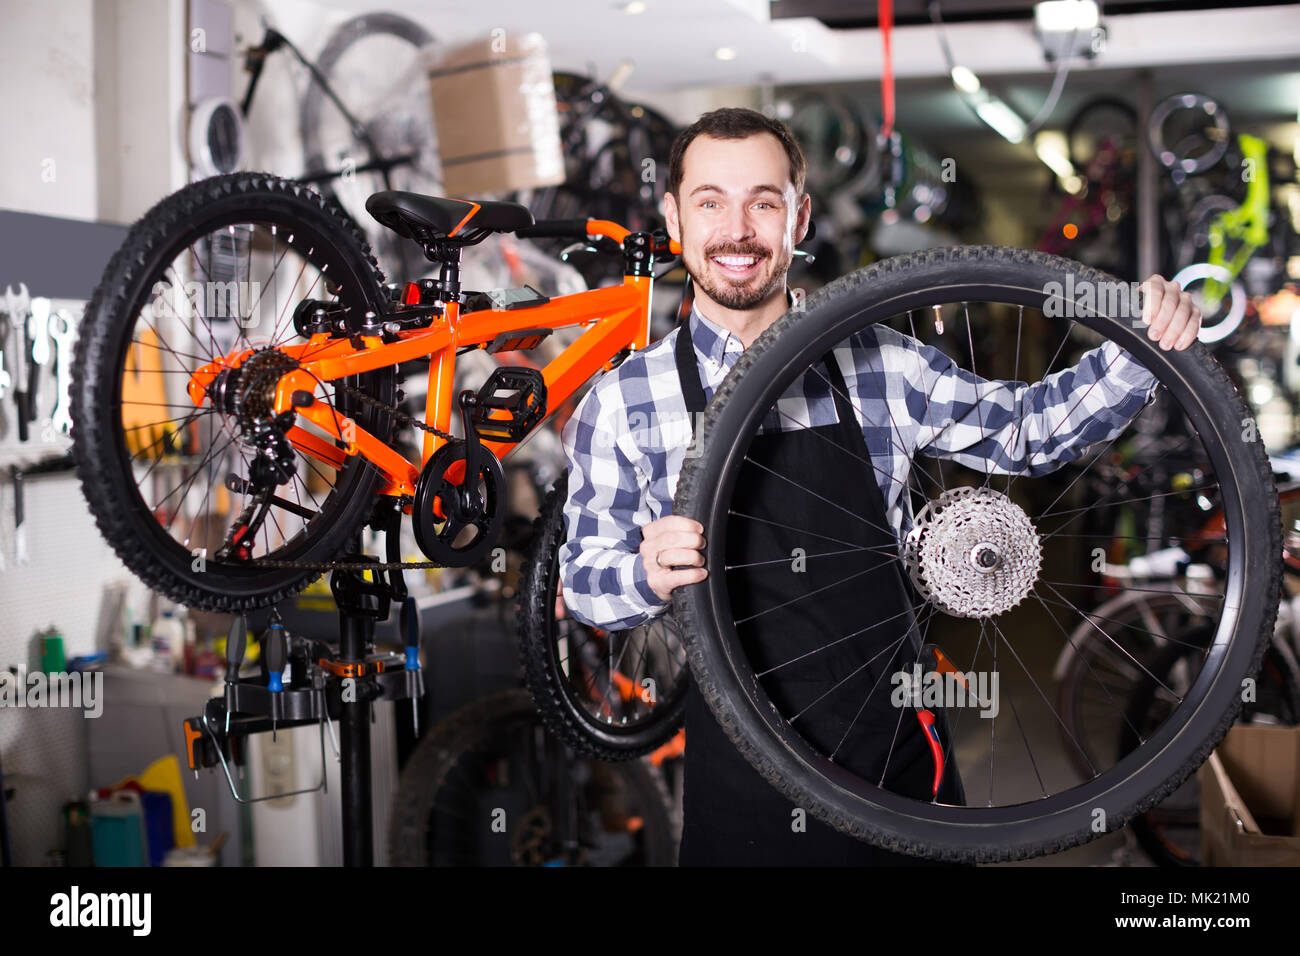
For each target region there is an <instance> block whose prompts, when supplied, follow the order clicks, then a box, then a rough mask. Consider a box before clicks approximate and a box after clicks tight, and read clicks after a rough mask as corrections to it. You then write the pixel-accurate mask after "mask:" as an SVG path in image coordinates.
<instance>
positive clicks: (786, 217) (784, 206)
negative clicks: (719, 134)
mask: <svg viewBox="0 0 1300 956" xmlns="http://www.w3.org/2000/svg"><path fill="white" fill-rule="evenodd" d="M679 196H680V200H679V199H678V198H677V197H675V196H673V194H671V193H669V194H668V196H667V198H666V199H665V203H664V215H665V219H666V220H667V223H668V232H669V234H670V235H671V236H672V237H673V238H674V239H677V240H678V242H680V243H681V244H682V260H683V262H684V263H685V265H686V271H687V272H689V273H690V276H691V278H692V279H693V280H694V281H695V284H696V286H697V289H698V291H700V292H703V293H704V294H705V295H706V296H708V297H709V298H710V299H712V300H713V301H714V302H717V303H718V304H719V305H721V306H723V307H724V308H727V309H733V310H736V311H745V310H748V309H754V308H757V307H758V306H759V305H761V304H762V303H764V302H767V301H768V300H769V299H771V298H772V297H773V296H778V295H782V294H783V293H784V291H785V277H786V273H787V272H788V271H789V269H790V263H791V261H792V260H793V257H794V247H795V244H796V243H797V242H798V241H799V240H801V239H802V238H803V235H804V233H805V232H806V231H807V227H808V214H809V209H810V203H809V200H808V197H807V196H802V197H801V196H799V195H797V194H796V193H795V188H794V184H793V183H792V182H791V181H790V161H789V159H788V157H787V156H786V154H785V150H784V149H783V148H782V146H781V143H780V141H779V140H777V138H776V137H775V136H772V135H771V134H770V133H759V134H756V135H754V136H750V137H747V138H745V139H715V138H713V137H712V136H707V135H702V136H697V137H696V138H695V139H693V140H692V141H691V144H690V146H688V147H687V149H686V154H685V156H684V157H683V161H682V182H681V187H680V190H679Z"/></svg>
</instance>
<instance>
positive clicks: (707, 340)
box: [689, 289, 794, 365]
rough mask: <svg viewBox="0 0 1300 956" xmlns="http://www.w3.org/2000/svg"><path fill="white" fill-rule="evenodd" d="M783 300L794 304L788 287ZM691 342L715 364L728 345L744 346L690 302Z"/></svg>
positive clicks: (719, 361) (740, 349)
mask: <svg viewBox="0 0 1300 956" xmlns="http://www.w3.org/2000/svg"><path fill="white" fill-rule="evenodd" d="M785 301H786V304H787V305H793V304H794V293H793V292H791V291H790V290H789V289H786V290H785ZM689 321H690V323H691V343H692V344H693V345H694V346H695V350H696V351H697V352H699V353H700V354H701V355H702V356H704V357H705V358H707V359H710V360H712V361H713V362H714V363H715V364H717V365H721V364H722V357H723V355H725V354H726V353H727V348H728V346H730V345H731V343H732V342H734V343H735V345H734V346H731V347H732V348H734V349H735V350H736V351H741V352H743V351H744V346H743V345H741V344H740V339H738V338H736V336H735V335H733V334H732V333H731V332H728V331H727V330H726V329H724V328H723V327H722V326H720V325H715V324H714V323H712V322H710V321H709V320H708V319H706V318H705V317H704V316H703V315H702V314H701V313H700V310H699V309H697V308H696V307H695V304H694V303H693V302H692V303H691V315H690V320H689Z"/></svg>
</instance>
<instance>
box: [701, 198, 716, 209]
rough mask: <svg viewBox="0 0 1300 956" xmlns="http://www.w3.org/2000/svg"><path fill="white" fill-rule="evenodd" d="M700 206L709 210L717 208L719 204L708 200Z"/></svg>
mask: <svg viewBox="0 0 1300 956" xmlns="http://www.w3.org/2000/svg"><path fill="white" fill-rule="evenodd" d="M700 205H701V206H702V207H704V208H708V207H709V206H716V205H717V202H716V201H715V200H712V199H706V200H704V202H702V203H700Z"/></svg>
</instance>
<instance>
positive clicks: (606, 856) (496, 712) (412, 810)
mask: <svg viewBox="0 0 1300 956" xmlns="http://www.w3.org/2000/svg"><path fill="white" fill-rule="evenodd" d="M679 829H680V826H679V823H678V821H677V818H676V814H675V812H674V810H673V807H672V803H671V801H670V799H669V796H668V792H667V789H666V788H665V786H664V783H663V780H662V779H661V778H660V777H658V776H656V775H655V774H654V772H652V771H651V770H650V768H649V767H648V766H647V765H646V764H645V763H644V762H642V761H629V762H625V763H617V764H607V763H600V762H598V761H595V760H587V759H578V760H574V759H573V758H572V756H570V755H567V754H566V753H565V751H564V747H563V746H562V745H561V744H559V742H558V741H556V740H554V739H553V738H551V737H549V736H548V735H547V734H546V732H545V729H544V728H543V727H542V724H541V720H540V718H539V717H538V715H537V712H536V711H535V710H534V709H533V706H532V702H531V701H530V700H529V699H528V694H527V693H526V692H524V691H522V690H511V691H503V692H501V693H499V694H493V695H491V696H489V697H484V698H482V699H481V700H477V701H475V702H473V703H471V704H468V705H467V706H465V707H463V708H461V709H460V710H458V711H457V712H456V713H454V714H452V715H451V716H450V717H448V718H447V719H446V720H444V721H442V722H441V723H440V724H438V726H436V727H434V728H432V729H431V730H430V731H429V733H428V734H427V735H426V736H425V737H424V739H423V740H421V741H420V743H419V745H418V746H417V747H416V749H415V751H414V752H413V753H412V754H411V757H410V759H409V760H408V761H407V763H406V766H405V767H404V768H403V770H402V778H401V783H400V785H399V787H398V791H397V794H396V796H395V797H394V800H393V814H392V823H391V825H390V830H389V844H388V845H389V859H390V860H391V861H392V863H393V865H394V866H566V865H588V866H672V865H674V864H675V863H676V862H677V839H678V833H679Z"/></svg>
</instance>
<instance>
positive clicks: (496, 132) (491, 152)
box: [425, 30, 564, 199]
mask: <svg viewBox="0 0 1300 956" xmlns="http://www.w3.org/2000/svg"><path fill="white" fill-rule="evenodd" d="M425 64H426V67H427V69H428V74H429V88H430V93H431V97H432V101H433V118H434V125H435V127H436V128H437V132H438V150H439V153H440V155H441V159H442V169H443V178H444V185H443V191H444V192H445V193H446V195H448V196H452V197H456V198H460V199H475V198H479V197H481V196H482V195H483V194H488V193H502V192H511V191H514V190H517V189H534V188H537V187H539V186H554V185H557V184H559V183H562V182H563V181H564V156H563V154H562V153H561V150H560V123H559V114H558V112H557V111H556V108H555V84H554V82H553V80H552V78H551V61H550V57H549V56H548V55H547V52H546V41H545V40H544V39H543V38H542V36H541V35H540V34H537V33H529V34H520V35H516V34H513V33H511V32H509V31H505V30H500V31H493V33H492V35H491V36H489V37H486V38H484V39H481V40H476V41H473V42H470V43H465V44H461V45H459V46H456V47H452V48H449V49H447V50H440V49H439V48H437V47H434V48H433V49H431V50H430V51H429V53H428V54H427V59H426V60H425Z"/></svg>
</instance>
